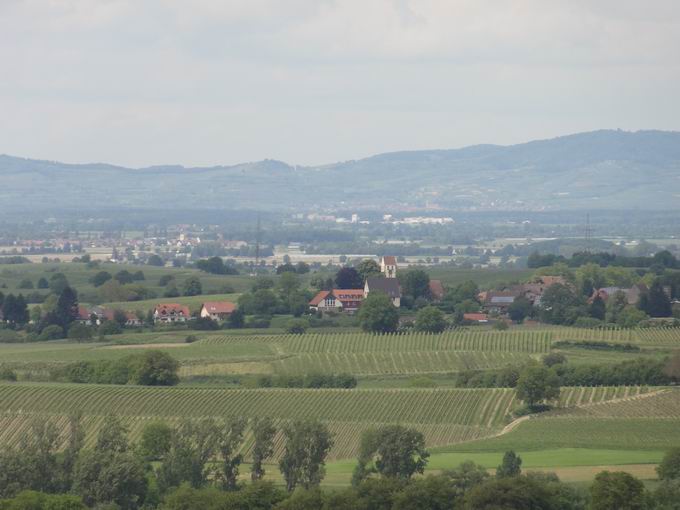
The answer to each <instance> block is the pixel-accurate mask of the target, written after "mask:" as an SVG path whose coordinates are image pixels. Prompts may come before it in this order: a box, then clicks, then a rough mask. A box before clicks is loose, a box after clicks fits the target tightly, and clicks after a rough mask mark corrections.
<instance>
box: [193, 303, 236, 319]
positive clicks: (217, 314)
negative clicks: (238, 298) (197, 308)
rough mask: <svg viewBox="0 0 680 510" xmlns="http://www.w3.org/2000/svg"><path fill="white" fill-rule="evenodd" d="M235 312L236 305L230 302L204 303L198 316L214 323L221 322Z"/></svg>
mask: <svg viewBox="0 0 680 510" xmlns="http://www.w3.org/2000/svg"><path fill="white" fill-rule="evenodd" d="M234 310H236V305H235V304H234V303H232V302H231V301H206V302H205V303H203V305H201V313H200V316H201V317H203V318H209V319H212V320H214V321H217V322H219V321H223V320H225V319H227V318H229V316H230V315H231V314H232V313H233V312H234Z"/></svg>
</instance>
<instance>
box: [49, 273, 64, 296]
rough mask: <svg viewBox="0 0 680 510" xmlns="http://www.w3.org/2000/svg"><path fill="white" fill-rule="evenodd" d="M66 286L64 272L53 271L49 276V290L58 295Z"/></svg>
mask: <svg viewBox="0 0 680 510" xmlns="http://www.w3.org/2000/svg"><path fill="white" fill-rule="evenodd" d="M66 287H68V280H67V279H66V276H64V273H54V274H53V275H52V276H51V277H50V290H51V291H52V292H53V293H54V294H55V295H57V296H58V295H60V294H61V293H62V292H63V291H64V289H65V288H66Z"/></svg>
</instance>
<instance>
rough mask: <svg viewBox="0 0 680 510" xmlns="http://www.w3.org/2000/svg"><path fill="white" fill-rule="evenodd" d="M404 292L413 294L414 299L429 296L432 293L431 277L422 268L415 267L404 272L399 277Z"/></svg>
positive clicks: (408, 294)
mask: <svg viewBox="0 0 680 510" xmlns="http://www.w3.org/2000/svg"><path fill="white" fill-rule="evenodd" d="M399 284H400V285H401V290H402V293H403V294H404V295H405V296H411V297H412V298H413V299H414V300H415V299H418V298H420V297H422V298H428V297H429V295H430V277H429V276H428V274H427V273H426V272H425V271H423V270H422V269H413V270H411V271H407V272H405V273H403V274H402V275H401V276H400V277H399Z"/></svg>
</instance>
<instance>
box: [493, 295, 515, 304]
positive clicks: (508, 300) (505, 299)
mask: <svg viewBox="0 0 680 510" xmlns="http://www.w3.org/2000/svg"><path fill="white" fill-rule="evenodd" d="M514 301H515V296H491V303H513V302H514Z"/></svg>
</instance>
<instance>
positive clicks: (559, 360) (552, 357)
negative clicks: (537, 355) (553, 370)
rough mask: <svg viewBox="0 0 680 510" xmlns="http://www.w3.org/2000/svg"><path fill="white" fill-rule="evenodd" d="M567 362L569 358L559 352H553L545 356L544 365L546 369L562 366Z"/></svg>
mask: <svg viewBox="0 0 680 510" xmlns="http://www.w3.org/2000/svg"><path fill="white" fill-rule="evenodd" d="M566 362H567V357H566V356H565V355H564V354H562V353H559V352H551V353H550V354H546V355H545V356H543V364H544V365H545V366H546V367H552V366H553V365H560V364H563V363H566Z"/></svg>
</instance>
